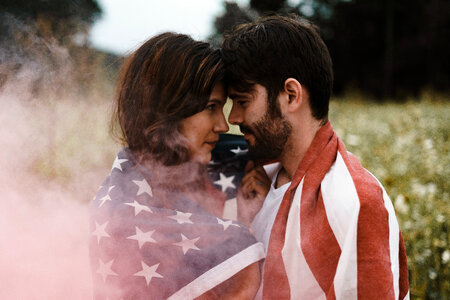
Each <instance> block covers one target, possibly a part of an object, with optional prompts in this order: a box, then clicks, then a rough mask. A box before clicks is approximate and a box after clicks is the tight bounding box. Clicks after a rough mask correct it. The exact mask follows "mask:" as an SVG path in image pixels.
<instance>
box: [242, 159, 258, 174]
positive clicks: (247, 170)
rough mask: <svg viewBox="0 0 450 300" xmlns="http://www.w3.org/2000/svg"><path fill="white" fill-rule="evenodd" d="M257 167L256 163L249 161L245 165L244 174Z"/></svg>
mask: <svg viewBox="0 0 450 300" xmlns="http://www.w3.org/2000/svg"><path fill="white" fill-rule="evenodd" d="M254 167H255V162H254V161H253V160H249V161H248V162H247V164H246V165H245V168H244V172H245V173H247V172H249V171H250V170H252V169H253V168H254Z"/></svg>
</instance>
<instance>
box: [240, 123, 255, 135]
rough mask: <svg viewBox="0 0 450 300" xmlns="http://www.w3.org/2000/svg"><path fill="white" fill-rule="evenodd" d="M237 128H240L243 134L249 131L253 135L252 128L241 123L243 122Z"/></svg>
mask: <svg viewBox="0 0 450 300" xmlns="http://www.w3.org/2000/svg"><path fill="white" fill-rule="evenodd" d="M239 129H240V130H241V132H242V133H244V134H245V133H250V134H253V135H254V132H253V130H252V129H251V128H250V127H248V126H246V125H243V124H241V125H239Z"/></svg>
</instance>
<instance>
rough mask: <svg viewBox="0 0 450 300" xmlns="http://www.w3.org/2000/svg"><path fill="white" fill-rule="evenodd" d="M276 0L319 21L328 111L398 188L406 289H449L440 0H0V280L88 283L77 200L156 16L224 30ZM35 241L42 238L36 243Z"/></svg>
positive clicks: (113, 143) (204, 32)
mask: <svg viewBox="0 0 450 300" xmlns="http://www.w3.org/2000/svg"><path fill="white" fill-rule="evenodd" d="M275 12H276V13H279V14H297V15H301V16H304V17H305V18H308V19H310V20H311V21H313V22H314V23H315V24H316V25H318V26H319V28H320V34H321V36H322V37H323V39H324V41H325V43H326V44H327V46H328V48H329V50H330V54H331V57H332V59H333V63H334V72H335V82H334V96H333V99H332V101H331V104H330V111H331V113H330V119H331V121H332V124H333V126H334V128H335V130H336V131H337V132H338V134H339V135H340V137H341V138H342V139H343V140H344V142H345V143H346V144H347V146H348V149H349V150H350V151H351V152H353V153H354V154H356V156H358V157H359V158H360V160H361V162H362V164H363V166H364V167H366V168H367V169H368V170H370V171H371V172H372V173H374V175H375V176H376V177H377V178H378V179H379V180H380V181H381V182H382V184H383V185H384V186H385V188H386V190H387V192H388V194H389V195H390V197H391V200H392V201H393V203H394V206H395V208H396V211H397V215H398V218H399V221H400V226H401V229H402V232H403V236H404V239H405V245H406V250H407V255H408V264H409V270H410V272H409V275H410V289H411V296H412V298H414V299H449V298H450V271H449V269H450V268H449V262H450V241H449V232H448V231H449V228H450V227H449V225H450V222H449V217H450V206H449V192H450V190H449V184H448V181H449V179H450V171H449V170H450V168H449V167H450V151H449V148H450V143H449V133H450V126H449V125H450V124H449V116H450V101H449V100H450V76H449V75H450V74H449V73H450V59H449V53H450V2H449V1H446V0H297V1H296V0H289V1H288V0H265V1H259V0H250V1H249V0H240V1H236V2H234V1H222V0H196V1H175V0H167V1H155V0H148V1H145V0H130V1H121V0H101V1H100V0H97V1H96V0H34V1H28V0H0V103H1V107H2V109H1V111H0V122H1V124H2V126H1V128H0V144H1V145H2V148H1V150H2V160H1V161H0V190H2V191H4V192H3V193H2V195H1V196H0V197H1V198H0V202H1V203H0V219H1V221H0V223H1V224H3V225H4V226H0V228H3V229H1V232H0V233H1V235H0V247H1V248H2V249H3V250H5V249H6V251H4V253H6V254H5V255H3V256H2V258H0V266H1V267H2V268H1V269H2V271H0V280H1V281H2V282H5V283H8V284H5V286H8V288H7V289H6V290H4V291H2V292H0V296H7V298H9V299H17V298H23V296H29V295H31V294H24V293H26V292H24V291H23V288H21V285H22V280H23V278H24V274H25V275H26V276H25V278H28V280H29V281H30V279H31V281H34V282H36V286H35V287H34V289H31V291H34V292H33V293H34V295H35V296H36V295H41V296H45V297H44V298H47V299H53V298H54V299H58V298H61V297H67V293H68V291H71V293H70V294H69V295H71V296H72V297H73V299H84V298H86V296H87V297H88V298H89V297H90V296H89V292H90V286H89V281H90V280H89V266H88V263H87V258H86V257H87V232H88V223H87V217H86V215H87V205H88V203H89V201H90V199H91V198H92V197H93V196H94V194H95V192H96V190H97V188H98V186H99V185H100V184H101V181H102V180H103V178H104V177H105V176H106V175H107V174H108V172H109V169H110V167H111V164H112V161H113V159H114V156H115V154H116V153H117V151H118V150H119V149H120V147H121V146H120V144H119V143H118V141H117V139H114V138H113V137H112V136H111V135H110V131H109V121H110V115H111V111H112V106H113V100H114V92H115V84H116V83H117V79H118V74H119V70H120V66H121V64H122V62H123V60H124V58H125V57H126V56H127V55H129V54H130V53H131V52H132V51H133V50H134V49H136V48H137V47H138V46H139V45H140V44H141V43H142V42H143V41H145V40H146V39H147V38H149V37H150V36H152V35H154V34H157V33H159V32H163V31H167V30H170V31H176V32H182V33H187V34H190V35H192V37H193V38H196V39H203V40H208V41H210V42H211V43H214V44H216V45H220V41H221V37H222V35H223V34H224V33H226V32H227V31H229V30H231V29H232V28H233V26H235V25H237V24H239V23H243V22H248V21H251V20H252V19H254V18H256V17H258V16H261V15H266V14H271V13H275ZM226 109H229V106H228V107H227V108H226ZM233 130H234V131H235V130H236V129H233ZM56 207H57V208H56ZM43 220H45V222H44V221H43ZM38 224H39V225H38ZM55 228H58V230H59V231H58V230H56V229H55ZM55 239H60V241H61V243H51V242H49V241H54V240H55ZM43 241H46V242H48V244H47V246H50V249H51V251H49V248H48V247H47V248H46V247H41V248H39V247H38V248H36V247H35V245H36V244H39V245H42V243H43ZM44 244H45V243H44ZM28 246H30V247H31V246H32V247H35V248H34V250H33V253H34V255H33V257H30V255H29V254H30V250H29V247H28ZM27 249H28V250H27ZM68 252H69V253H68ZM69 255H70V257H71V258H72V263H69V264H68V265H64V264H62V265H61V264H60V265H59V266H57V267H51V266H54V265H55V260H56V259H60V260H61V261H64V259H66V258H67V256H69ZM17 261H20V262H21V263H20V264H18V263H17ZM24 265H27V267H24ZM30 265H31V266H33V267H32V268H30ZM42 270H45V272H44V273H45V274H47V275H46V276H47V277H45V276H42ZM68 271H69V272H68ZM66 272H68V273H69V274H70V275H71V276H69V277H67V278H66V277H65V276H61V273H64V274H66ZM74 277H77V278H82V279H80V280H81V281H80V283H79V285H78V289H74V286H76V284H74V282H73V278H74ZM43 278H46V280H44V279H43ZM49 278H51V279H52V280H50V281H49V280H47V279H49ZM86 278H87V279H86ZM48 282H50V283H51V284H52V286H53V287H50V286H49V287H48V288H45V287H46V286H47V285H48V284H49V283H48ZM55 287H58V288H55ZM75 290H76V292H74V291H75ZM28 293H31V292H28ZM1 298H5V297H1ZM37 298H39V297H37ZM41 298H42V297H41ZM29 299H30V298H29ZM66 299H67V298H66Z"/></svg>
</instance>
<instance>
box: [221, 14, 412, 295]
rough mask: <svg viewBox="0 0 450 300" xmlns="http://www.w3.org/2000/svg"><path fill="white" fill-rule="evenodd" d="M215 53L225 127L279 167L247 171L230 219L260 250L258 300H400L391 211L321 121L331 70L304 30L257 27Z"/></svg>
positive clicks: (400, 250) (402, 261)
mask: <svg viewBox="0 0 450 300" xmlns="http://www.w3.org/2000/svg"><path fill="white" fill-rule="evenodd" d="M222 48H223V55H224V59H225V62H226V64H227V66H228V80H229V96H230V98H231V99H232V100H233V108H232V111H231V113H230V116H229V121H230V123H232V124H237V125H239V126H240V128H241V131H242V132H243V133H244V138H245V139H246V140H247V142H248V144H249V150H250V153H251V154H252V155H253V157H254V158H255V161H264V160H271V159H272V160H273V159H275V160H277V161H279V162H278V163H275V164H271V165H269V166H266V167H265V169H266V171H267V174H268V175H269V177H270V180H268V179H266V178H265V175H264V173H263V172H262V169H261V167H253V166H252V165H249V166H248V168H247V174H246V175H245V176H244V178H243V181H242V188H241V191H240V194H241V197H239V199H238V205H239V210H240V211H239V212H238V214H239V216H240V220H241V221H243V222H244V223H247V224H250V223H251V222H252V223H251V227H252V229H253V230H254V233H255V236H256V238H257V239H258V240H260V241H262V242H263V243H264V244H265V247H266V251H267V258H266V260H265V263H264V268H263V284H262V287H261V288H260V291H259V293H258V295H259V297H261V296H262V297H263V298H264V299H325V298H326V299H357V298H359V299H405V298H409V292H408V269H407V264H406V254H405V248H404V245H403V239H402V236H401V232H400V229H399V226H398V223H397V220H396V216H395V213H394V209H393V206H392V203H391V201H390V200H389V197H388V196H387V194H386V192H385V190H384V189H383V187H382V186H381V184H380V183H379V182H378V181H377V180H376V178H375V177H374V176H372V175H371V174H370V173H369V172H368V171H367V170H365V169H364V168H363V167H362V166H361V165H360V163H359V162H358V160H357V159H356V158H355V157H354V156H353V155H352V154H351V153H348V152H347V151H346V149H345V146H344V144H343V143H342V141H341V140H340V139H339V138H338V137H337V135H336V133H335V132H334V131H333V128H332V126H331V124H330V122H329V121H328V103H329V98H330V94H331V89H332V82H333V73H332V62H331V58H330V55H329V53H328V50H327V48H326V46H325V44H324V43H323V41H322V40H321V38H320V36H319V35H318V33H317V32H316V30H315V28H314V27H313V25H312V24H310V23H308V22H307V21H305V20H297V19H291V18H288V17H281V16H270V17H265V18H261V19H258V20H256V21H254V22H253V23H250V24H246V25H242V26H240V27H238V28H237V29H235V30H234V31H233V32H232V33H231V34H230V35H228V36H226V37H225V39H224V41H223V45H222ZM267 189H270V190H269V193H268V194H267V196H266V197H265V199H264V203H263V204H262V201H261V199H263V198H264V197H263V196H261V195H265V193H266V190H267ZM261 204H262V208H261V210H259V208H260V207H261ZM258 210H259V212H258ZM256 212H258V214H257V215H256V216H255V214H256Z"/></svg>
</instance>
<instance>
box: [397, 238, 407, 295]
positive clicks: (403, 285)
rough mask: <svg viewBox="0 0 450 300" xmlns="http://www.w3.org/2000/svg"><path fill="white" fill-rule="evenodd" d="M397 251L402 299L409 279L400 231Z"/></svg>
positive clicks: (405, 293)
mask: <svg viewBox="0 0 450 300" xmlns="http://www.w3.org/2000/svg"><path fill="white" fill-rule="evenodd" d="M399 235H400V237H399V239H400V242H399V251H398V258H399V260H398V261H399V264H400V266H399V267H400V279H399V281H400V282H399V286H400V287H399V288H400V293H399V297H398V298H399V299H400V300H403V299H405V296H406V295H407V294H408V292H409V281H408V262H407V261H406V250H405V245H404V244H403V236H402V232H401V231H400V232H399Z"/></svg>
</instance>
